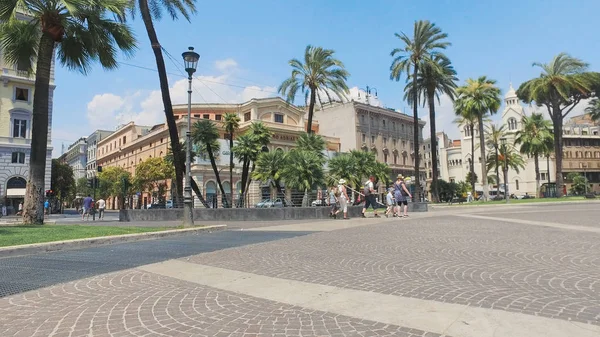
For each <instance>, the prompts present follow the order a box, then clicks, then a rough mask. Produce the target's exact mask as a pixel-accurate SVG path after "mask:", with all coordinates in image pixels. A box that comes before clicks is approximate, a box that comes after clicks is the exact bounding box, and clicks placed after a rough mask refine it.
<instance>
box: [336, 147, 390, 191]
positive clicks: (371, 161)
mask: <svg viewBox="0 0 600 337" xmlns="http://www.w3.org/2000/svg"><path fill="white" fill-rule="evenodd" d="M327 166H328V169H329V177H328V179H327V182H328V184H329V185H336V184H337V181H338V180H339V179H342V178H343V179H345V180H346V181H347V184H348V185H349V186H352V187H353V189H355V190H360V188H361V186H362V185H363V183H364V182H365V181H366V180H367V178H368V177H369V176H371V175H374V176H375V177H376V178H377V179H378V180H379V181H380V182H381V183H383V184H385V185H386V186H388V185H389V183H390V171H391V170H390V168H389V167H388V166H387V165H386V164H384V163H380V162H378V161H377V160H376V158H375V154H374V153H373V152H368V151H359V150H352V151H350V152H349V153H342V154H339V155H338V156H336V157H334V158H331V159H330V160H329V162H328V163H327Z"/></svg>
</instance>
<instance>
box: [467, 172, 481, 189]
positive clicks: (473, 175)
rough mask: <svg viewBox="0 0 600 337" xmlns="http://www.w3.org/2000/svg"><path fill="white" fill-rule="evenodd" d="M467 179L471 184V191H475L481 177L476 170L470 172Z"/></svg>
mask: <svg viewBox="0 0 600 337" xmlns="http://www.w3.org/2000/svg"><path fill="white" fill-rule="evenodd" d="M465 181H468V182H469V183H470V184H471V192H473V193H475V183H477V182H478V181H479V177H478V176H477V174H476V173H475V172H468V173H467V176H466V177H465Z"/></svg>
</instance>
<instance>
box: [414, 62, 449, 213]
mask: <svg viewBox="0 0 600 337" xmlns="http://www.w3.org/2000/svg"><path fill="white" fill-rule="evenodd" d="M456 81H458V78H457V77H456V71H455V70H454V67H453V66H452V64H451V62H450V60H448V59H447V58H445V57H444V56H443V55H435V56H434V57H433V59H432V60H431V61H423V62H422V64H421V65H420V66H419V73H418V74H417V80H416V81H410V82H408V83H407V85H406V87H404V99H405V100H406V101H407V102H408V103H409V104H413V99H414V96H413V90H414V88H413V87H414V86H415V85H416V90H417V92H418V95H419V96H418V98H419V99H421V100H422V102H423V106H425V104H426V103H427V104H428V105H429V132H430V134H431V148H432V149H437V137H436V129H435V101H436V99H437V101H438V104H439V102H440V97H439V94H440V93H441V94H445V95H447V96H448V97H450V99H451V100H454V95H455V93H454V89H455V88H456ZM417 104H418V102H417ZM431 162H432V164H433V173H432V176H431V179H432V183H431V184H432V186H433V191H432V194H433V201H434V202H438V190H437V188H438V184H437V183H436V182H437V179H438V160H437V151H431Z"/></svg>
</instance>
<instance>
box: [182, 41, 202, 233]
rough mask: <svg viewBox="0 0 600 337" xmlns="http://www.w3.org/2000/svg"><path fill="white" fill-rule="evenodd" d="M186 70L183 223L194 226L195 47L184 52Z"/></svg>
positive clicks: (196, 56) (197, 57) (196, 57)
mask: <svg viewBox="0 0 600 337" xmlns="http://www.w3.org/2000/svg"><path fill="white" fill-rule="evenodd" d="M182 56H183V64H184V67H185V71H186V72H187V73H188V111H187V131H186V133H185V186H184V188H183V225H184V226H193V225H194V215H193V211H192V208H193V205H192V202H193V200H192V176H191V168H190V166H191V159H192V154H191V151H192V140H191V123H192V75H193V74H194V73H195V72H196V67H197V66H198V60H199V59H200V55H198V53H196V52H194V48H193V47H188V51H186V52H184V53H183V54H182Z"/></svg>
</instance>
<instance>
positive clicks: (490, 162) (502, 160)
mask: <svg viewBox="0 0 600 337" xmlns="http://www.w3.org/2000/svg"><path fill="white" fill-rule="evenodd" d="M498 165H499V166H500V169H502V172H503V174H504V193H505V194H506V193H507V192H508V191H507V190H506V187H507V186H508V170H509V169H513V170H514V171H515V172H517V173H519V172H520V170H522V169H524V168H525V160H523V157H522V156H521V155H520V154H519V153H518V152H517V150H516V149H515V148H514V147H513V146H510V145H502V146H501V147H500V151H499V154H498V157H497V158H494V156H488V158H487V163H486V166H487V169H488V171H491V170H492V169H495V168H497V166H498Z"/></svg>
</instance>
